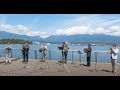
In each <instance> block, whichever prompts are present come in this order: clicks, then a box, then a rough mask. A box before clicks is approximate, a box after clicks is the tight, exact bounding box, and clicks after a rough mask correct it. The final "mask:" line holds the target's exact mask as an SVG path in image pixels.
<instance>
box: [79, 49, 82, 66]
mask: <svg viewBox="0 0 120 90" xmlns="http://www.w3.org/2000/svg"><path fill="white" fill-rule="evenodd" d="M81 54H82V53H81V51H80V54H79V58H80V65H81Z"/></svg>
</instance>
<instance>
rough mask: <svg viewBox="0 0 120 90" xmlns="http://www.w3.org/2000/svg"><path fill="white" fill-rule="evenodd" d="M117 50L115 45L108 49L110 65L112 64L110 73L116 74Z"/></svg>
mask: <svg viewBox="0 0 120 90" xmlns="http://www.w3.org/2000/svg"><path fill="white" fill-rule="evenodd" d="M118 51H119V49H118V48H117V46H116V45H115V44H113V46H112V48H110V54H111V64H112V73H116V71H117V53H118Z"/></svg>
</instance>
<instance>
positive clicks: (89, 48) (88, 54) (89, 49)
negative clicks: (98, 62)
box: [84, 44, 92, 67]
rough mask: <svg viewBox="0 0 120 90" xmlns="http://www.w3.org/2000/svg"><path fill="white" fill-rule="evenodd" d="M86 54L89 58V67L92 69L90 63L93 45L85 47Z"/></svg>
mask: <svg viewBox="0 0 120 90" xmlns="http://www.w3.org/2000/svg"><path fill="white" fill-rule="evenodd" d="M84 51H85V53H86V57H87V66H88V67H90V63H91V60H90V58H91V51H92V48H91V45H90V44H88V48H87V47H85V49H84Z"/></svg>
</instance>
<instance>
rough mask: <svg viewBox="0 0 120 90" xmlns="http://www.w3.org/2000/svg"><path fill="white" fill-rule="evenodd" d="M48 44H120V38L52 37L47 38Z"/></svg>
mask: <svg viewBox="0 0 120 90" xmlns="http://www.w3.org/2000/svg"><path fill="white" fill-rule="evenodd" d="M46 41H47V42H53V41H54V42H64V41H67V42H72V43H120V37H117V36H111V35H105V34H93V35H88V34H77V35H59V36H57V35H56V36H55V35H52V36H50V37H48V38H46Z"/></svg>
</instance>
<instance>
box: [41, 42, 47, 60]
mask: <svg viewBox="0 0 120 90" xmlns="http://www.w3.org/2000/svg"><path fill="white" fill-rule="evenodd" d="M46 50H47V45H46V44H45V43H43V45H42V47H41V48H40V52H41V56H42V61H45V60H46Z"/></svg>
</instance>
